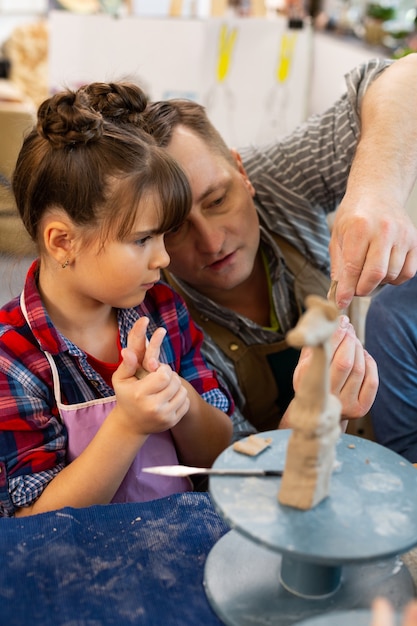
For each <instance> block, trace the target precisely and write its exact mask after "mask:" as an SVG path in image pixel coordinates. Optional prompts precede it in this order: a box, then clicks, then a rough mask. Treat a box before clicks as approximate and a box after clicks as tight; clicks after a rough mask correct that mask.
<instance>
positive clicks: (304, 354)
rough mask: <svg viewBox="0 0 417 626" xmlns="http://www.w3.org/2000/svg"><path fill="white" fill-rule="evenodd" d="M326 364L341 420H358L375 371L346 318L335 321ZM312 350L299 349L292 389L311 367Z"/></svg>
mask: <svg viewBox="0 0 417 626" xmlns="http://www.w3.org/2000/svg"><path fill="white" fill-rule="evenodd" d="M331 346H332V351H333V354H332V360H331V363H330V391H331V393H332V394H334V395H335V396H337V397H338V398H339V400H340V401H341V403H342V417H343V418H346V419H354V418H360V417H363V416H364V415H366V413H367V412H368V411H369V409H370V408H371V406H372V404H373V402H374V400H375V395H376V392H377V389H378V370H377V366H376V363H375V361H374V359H373V358H372V357H371V355H370V354H368V352H366V350H365V349H364V348H363V346H362V344H361V342H360V341H359V339H358V338H357V336H356V333H355V330H354V328H353V326H352V324H351V323H350V322H349V318H348V317H347V316H346V315H341V316H340V318H339V326H338V328H337V329H336V331H335V332H334V333H333V336H332V341H331ZM311 356H312V349H311V348H303V349H302V351H301V354H300V359H299V361H298V364H297V367H296V369H295V372H294V389H295V392H296V393H297V387H298V386H299V384H300V380H301V378H302V376H303V375H304V372H305V371H306V369H307V368H308V367H309V366H310V364H311Z"/></svg>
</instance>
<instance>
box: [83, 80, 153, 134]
mask: <svg viewBox="0 0 417 626" xmlns="http://www.w3.org/2000/svg"><path fill="white" fill-rule="evenodd" d="M81 91H83V92H84V94H85V95H86V96H87V97H88V99H89V102H90V105H91V107H92V108H93V109H95V110H96V111H98V112H99V113H101V114H102V116H103V117H104V118H105V120H107V121H108V122H112V123H114V124H117V125H118V126H120V125H122V124H132V125H134V126H136V125H138V126H140V124H139V120H140V117H141V114H142V113H143V111H144V110H145V108H146V105H147V103H148V98H147V96H146V94H145V93H144V92H143V91H142V89H141V88H140V87H139V86H138V85H135V84H134V83H130V82H119V83H98V82H96V83H90V84H89V85H86V86H85V87H83V88H82V89H81Z"/></svg>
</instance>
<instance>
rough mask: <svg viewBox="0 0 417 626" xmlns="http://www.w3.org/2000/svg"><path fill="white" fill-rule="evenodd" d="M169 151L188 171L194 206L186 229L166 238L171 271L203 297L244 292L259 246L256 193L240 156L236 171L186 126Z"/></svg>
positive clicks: (176, 132) (176, 133)
mask: <svg viewBox="0 0 417 626" xmlns="http://www.w3.org/2000/svg"><path fill="white" fill-rule="evenodd" d="M167 150H168V152H169V153H170V154H171V155H172V156H173V157H174V158H175V159H176V160H177V162H178V163H179V164H180V165H181V167H182V168H183V170H184V171H185V173H186V175H187V177H188V180H189V182H190V185H191V190H192V196H193V204H192V209H191V212H190V214H189V215H188V217H187V220H186V222H185V223H184V224H183V226H182V227H181V228H180V229H179V230H178V231H176V232H175V233H170V234H167V235H166V236H165V244H166V248H167V251H168V254H169V255H170V257H171V263H170V265H169V270H170V271H171V272H172V273H173V274H174V275H175V276H177V277H178V278H181V279H182V280H184V281H186V282H187V283H188V284H190V285H191V286H193V287H194V288H195V289H197V290H198V291H200V292H201V293H203V294H205V295H207V296H208V297H210V298H212V299H213V300H215V301H216V300H217V299H218V298H216V294H217V295H218V296H220V299H221V294H220V293H219V292H224V291H231V290H233V289H235V288H236V287H239V286H240V285H242V283H244V282H245V281H246V280H247V279H248V278H250V276H251V273H252V271H253V267H254V262H255V257H256V254H257V251H258V247H259V221H258V216H257V213H256V209H255V205H254V203H253V196H254V189H253V187H252V185H251V183H250V181H249V179H248V177H247V175H246V172H245V171H244V168H243V166H242V164H241V161H240V158H239V156H238V155H235V159H236V166H234V165H233V164H232V163H230V162H229V161H228V160H227V159H225V158H224V157H222V156H221V155H220V154H217V153H216V152H214V151H212V150H210V149H209V147H208V146H207V145H206V144H205V143H204V142H203V141H202V140H201V139H200V138H199V137H198V136H197V135H195V134H194V133H192V132H191V131H190V130H188V129H186V128H185V127H177V128H176V129H175V131H174V134H173V138H172V140H171V142H170V144H169V145H168V148H167Z"/></svg>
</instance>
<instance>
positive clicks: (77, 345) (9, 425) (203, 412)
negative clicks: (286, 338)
mask: <svg viewBox="0 0 417 626" xmlns="http://www.w3.org/2000/svg"><path fill="white" fill-rule="evenodd" d="M13 190H14V193H15V197H16V203H17V207H18V210H19V212H20V215H21V218H22V220H23V223H24V225H25V227H26V229H27V231H28V232H29V234H30V235H31V237H32V239H34V241H35V242H36V243H37V245H38V249H39V259H37V260H36V261H35V262H34V263H33V265H32V267H31V268H30V269H29V271H28V275H27V278H26V283H25V286H24V290H23V292H22V294H21V297H20V298H16V299H14V300H12V301H11V302H10V303H9V304H7V305H6V306H4V307H3V308H2V309H1V311H0V516H12V515H16V516H20V515H28V514H34V513H40V512H43V511H48V510H54V509H58V508H61V507H64V506H73V507H82V506H89V505H92V504H100V503H108V502H110V501H113V502H121V501H134V500H149V499H152V498H158V497H163V496H166V495H169V494H171V493H174V492H179V491H185V490H188V489H190V488H191V485H190V483H189V481H188V480H186V479H179V478H174V479H172V478H161V477H157V476H152V475H151V474H146V473H144V472H141V468H142V467H144V466H149V465H160V464H174V463H178V460H180V461H181V462H183V463H189V464H199V465H210V464H212V462H213V461H214V459H215V458H216V456H217V455H218V454H219V453H220V452H221V451H222V450H223V449H224V448H225V447H226V446H227V445H228V444H229V442H230V438H231V431H232V426H231V421H230V418H229V417H228V416H227V415H226V412H228V413H230V412H231V411H232V410H233V407H232V401H231V399H230V396H229V395H228V393H227V391H226V390H224V389H222V388H221V387H220V385H219V383H218V381H217V378H216V376H215V374H214V372H213V371H211V370H209V369H208V368H207V367H206V365H205V362H204V361H203V358H202V356H201V353H200V345H201V342H202V335H201V333H200V331H199V330H198V329H197V328H196V327H195V326H194V324H193V323H192V321H191V319H190V318H189V315H188V312H187V310H186V308H185V305H184V303H183V301H182V300H181V299H180V298H179V297H178V296H177V295H176V294H175V293H174V292H173V291H172V290H171V289H170V288H169V287H168V286H166V285H164V284H163V283H159V282H158V281H159V278H160V269H161V268H164V267H166V266H167V265H168V262H169V257H168V255H167V253H166V250H165V247H164V233H165V232H167V231H169V230H171V229H173V228H176V227H178V226H179V225H180V224H181V223H182V221H183V220H184V219H185V217H186V215H187V213H188V211H189V209H190V206H191V197H190V190H189V186H188V183H187V180H186V177H185V175H184V174H183V173H182V171H181V170H180V168H179V167H178V166H177V165H176V163H175V162H174V161H173V160H172V159H171V158H170V157H169V156H168V155H167V154H166V153H165V151H161V150H160V149H159V148H157V147H156V146H154V145H151V141H150V140H149V138H147V140H146V141H144V140H143V139H141V138H140V137H139V136H138V135H135V136H134V135H133V134H132V133H129V132H128V131H125V130H123V129H122V128H119V127H118V126H117V125H114V124H112V123H110V122H108V121H106V120H105V119H104V118H103V117H102V115H101V114H100V113H99V112H97V111H95V110H93V109H92V108H91V106H90V104H89V101H88V98H87V95H86V94H85V93H84V92H83V91H82V90H80V91H77V92H72V91H66V92H63V93H60V94H57V95H55V96H53V97H51V98H50V99H48V100H46V101H45V102H44V103H43V104H42V105H41V106H40V108H39V111H38V123H37V128H36V129H34V130H33V131H32V132H31V133H30V134H29V135H28V137H27V138H26V139H25V141H24V143H23V146H22V149H21V151H20V154H19V157H18V161H17V165H16V170H15V173H14V177H13ZM147 334H149V337H150V341H148V340H147Z"/></svg>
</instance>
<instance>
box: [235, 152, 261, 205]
mask: <svg viewBox="0 0 417 626" xmlns="http://www.w3.org/2000/svg"><path fill="white" fill-rule="evenodd" d="M230 154H231V155H232V158H233V160H234V161H235V162H236V165H237V169H238V170H239V173H240V175H241V176H242V178H243V181H244V183H245V185H246V187H247V188H248V191H249V193H250V195H251V196H252V198H253V197H254V195H255V188H254V186H253V185H252V183H251V182H250V179H249V176H248V175H247V173H246V170H245V167H244V165H243V163H242V157H241V156H240V154H239V152H238V151H237V150H235V148H231V149H230Z"/></svg>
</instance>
